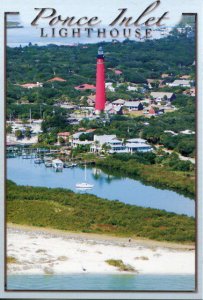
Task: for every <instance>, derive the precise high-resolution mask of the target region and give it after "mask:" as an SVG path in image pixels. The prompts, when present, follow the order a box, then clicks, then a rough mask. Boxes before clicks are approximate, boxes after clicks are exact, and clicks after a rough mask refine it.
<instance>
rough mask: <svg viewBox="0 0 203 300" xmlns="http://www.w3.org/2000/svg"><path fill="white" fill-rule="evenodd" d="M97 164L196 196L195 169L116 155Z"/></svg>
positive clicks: (158, 185)
mask: <svg viewBox="0 0 203 300" xmlns="http://www.w3.org/2000/svg"><path fill="white" fill-rule="evenodd" d="M96 165H97V166H99V167H102V168H104V170H106V171H111V173H112V172H113V171H114V172H120V174H122V175H126V176H129V177H132V178H135V179H140V180H142V181H143V182H144V183H145V184H147V183H148V184H152V185H154V186H157V187H160V188H166V189H172V190H174V191H177V192H180V193H182V194H184V195H186V196H188V197H190V198H194V196H195V174H194V171H192V172H191V171H187V172H183V171H174V170H172V169H171V168H170V167H167V166H163V165H159V164H150V165H149V164H143V163H139V162H137V161H136V160H135V159H130V160H128V161H123V160H120V159H119V158H116V156H115V157H114V158H113V159H112V157H107V158H105V159H101V160H97V161H96Z"/></svg>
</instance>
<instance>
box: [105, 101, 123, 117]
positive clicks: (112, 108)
mask: <svg viewBox="0 0 203 300" xmlns="http://www.w3.org/2000/svg"><path fill="white" fill-rule="evenodd" d="M105 112H107V113H108V114H112V115H122V114H123V109H122V105H113V104H112V103H109V104H107V105H106V106H105Z"/></svg>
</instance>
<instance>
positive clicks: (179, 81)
mask: <svg viewBox="0 0 203 300" xmlns="http://www.w3.org/2000/svg"><path fill="white" fill-rule="evenodd" d="M191 83H192V81H191V80H186V79H176V80H174V81H173V82H172V83H168V86H171V87H176V86H180V87H190V86H191Z"/></svg>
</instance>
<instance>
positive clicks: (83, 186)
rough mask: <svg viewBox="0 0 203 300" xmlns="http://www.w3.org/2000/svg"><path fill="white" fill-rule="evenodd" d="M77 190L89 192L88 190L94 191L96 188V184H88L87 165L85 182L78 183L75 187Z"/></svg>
mask: <svg viewBox="0 0 203 300" xmlns="http://www.w3.org/2000/svg"><path fill="white" fill-rule="evenodd" d="M75 187H76V189H81V190H87V189H92V188H93V187H94V184H91V183H88V182H87V168H86V164H85V181H84V182H81V183H76V185H75Z"/></svg>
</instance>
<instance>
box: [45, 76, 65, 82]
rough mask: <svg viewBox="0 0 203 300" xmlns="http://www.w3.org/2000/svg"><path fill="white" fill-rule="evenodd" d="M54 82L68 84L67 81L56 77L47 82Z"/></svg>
mask: <svg viewBox="0 0 203 300" xmlns="http://www.w3.org/2000/svg"><path fill="white" fill-rule="evenodd" d="M53 81H59V82H66V81H67V80H65V79H63V78H61V77H54V78H51V79H49V80H47V82H53Z"/></svg>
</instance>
